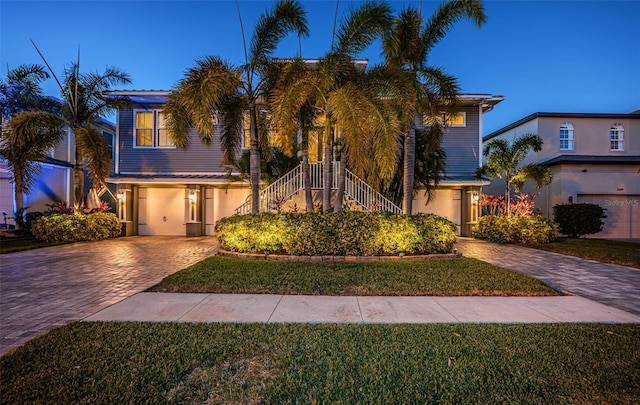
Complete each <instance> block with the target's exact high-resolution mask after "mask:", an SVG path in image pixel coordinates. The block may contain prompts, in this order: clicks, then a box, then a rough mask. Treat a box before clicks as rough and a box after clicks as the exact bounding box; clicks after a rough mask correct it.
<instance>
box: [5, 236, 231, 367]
mask: <svg viewBox="0 0 640 405" xmlns="http://www.w3.org/2000/svg"><path fill="white" fill-rule="evenodd" d="M217 247H218V243H217V241H216V239H215V238H214V237H198V238H185V237H166V236H152V237H150V236H134V237H127V238H116V239H109V240H104V241H98V242H84V243H74V244H69V245H60V246H51V247H47V248H42V249H35V250H29V251H23V252H16V253H10V254H5V255H2V256H0V355H2V354H5V353H8V352H10V351H11V350H13V349H14V348H16V347H18V346H20V345H22V344H23V343H24V342H26V341H27V340H29V339H30V338H33V337H35V336H38V335H41V334H44V333H45V332H47V331H48V330H50V329H53V328H54V327H56V326H58V325H64V324H66V323H68V322H70V321H74V320H81V319H84V318H86V317H87V316H89V315H91V314H94V313H96V312H97V311H100V310H102V309H104V308H106V307H108V306H109V305H112V304H114V303H116V302H119V301H121V300H123V299H124V298H126V297H129V296H131V295H133V294H136V293H138V292H141V291H144V290H145V289H147V288H149V287H152V286H153V285H155V284H157V283H158V282H160V280H162V279H163V278H164V277H166V276H167V275H169V274H172V273H175V272H176V271H178V270H180V269H183V268H185V267H187V266H189V265H191V264H193V263H195V262H198V261H200V260H202V259H204V258H206V257H209V256H212V255H214V254H215V252H216V250H217Z"/></svg>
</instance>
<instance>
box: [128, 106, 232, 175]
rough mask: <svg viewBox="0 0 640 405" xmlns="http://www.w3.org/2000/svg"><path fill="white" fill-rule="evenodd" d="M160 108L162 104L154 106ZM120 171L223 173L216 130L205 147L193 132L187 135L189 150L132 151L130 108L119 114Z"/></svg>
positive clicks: (131, 115)
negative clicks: (209, 143)
mask: <svg viewBox="0 0 640 405" xmlns="http://www.w3.org/2000/svg"><path fill="white" fill-rule="evenodd" d="M155 108H157V109H161V108H162V106H161V105H157V106H155ZM118 125H119V139H118V142H119V145H118V148H119V151H120V153H119V157H118V159H119V166H120V168H119V171H120V173H123V174H125V173H132V174H176V173H180V174H209V173H222V172H224V171H225V168H224V167H223V166H222V160H223V154H222V150H221V148H220V143H219V139H220V133H219V128H216V133H215V136H214V142H213V143H212V144H211V146H210V147H207V146H205V145H204V144H203V143H202V142H201V141H200V137H199V136H198V134H197V133H196V132H195V130H193V131H191V133H190V142H189V147H188V148H187V149H186V150H183V149H180V148H134V147H133V142H134V137H133V109H125V110H120V112H119V123H118Z"/></svg>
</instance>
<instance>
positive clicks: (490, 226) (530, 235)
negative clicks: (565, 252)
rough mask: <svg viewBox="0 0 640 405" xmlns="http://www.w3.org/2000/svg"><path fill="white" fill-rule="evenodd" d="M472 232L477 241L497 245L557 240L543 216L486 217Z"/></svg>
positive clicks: (550, 224)
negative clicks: (481, 240) (495, 243)
mask: <svg viewBox="0 0 640 405" xmlns="http://www.w3.org/2000/svg"><path fill="white" fill-rule="evenodd" d="M471 232H472V234H473V237H475V238H477V239H484V240H488V241H489V242H497V243H518V244H530V243H549V242H552V241H553V240H554V239H555V238H556V236H555V232H554V230H553V225H552V223H551V221H549V220H548V219H546V218H545V217H543V216H541V215H531V216H523V215H514V216H495V215H485V216H483V217H480V219H479V220H478V223H477V224H475V225H474V226H473V228H472V230H471Z"/></svg>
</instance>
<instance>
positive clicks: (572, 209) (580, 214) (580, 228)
mask: <svg viewBox="0 0 640 405" xmlns="http://www.w3.org/2000/svg"><path fill="white" fill-rule="evenodd" d="M605 211H606V210H605V209H604V208H602V207H601V206H599V205H597V204H587V203H581V204H558V205H555V206H554V207H553V222H555V223H556V224H558V232H560V233H561V234H563V235H568V236H569V237H571V238H579V237H580V236H584V235H590V234H593V233H598V232H600V231H601V230H602V227H603V226H604V221H603V219H604V218H606V217H607V216H606V215H605Z"/></svg>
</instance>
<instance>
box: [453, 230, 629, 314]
mask: <svg viewBox="0 0 640 405" xmlns="http://www.w3.org/2000/svg"><path fill="white" fill-rule="evenodd" d="M456 248H457V249H458V251H459V252H460V253H462V254H463V255H464V256H466V257H473V258H476V259H479V260H482V261H485V262H488V263H491V264H494V265H496V266H500V267H504V268H505V269H509V270H514V271H518V272H520V273H525V274H528V275H530V276H532V277H535V278H537V279H540V280H543V281H544V282H546V283H547V284H548V285H550V286H552V287H554V288H556V289H559V290H561V291H563V292H565V293H571V294H575V295H579V296H581V297H585V298H589V299H592V300H594V301H598V302H600V303H602V304H605V305H610V306H612V307H615V308H618V309H622V310H625V311H628V312H631V313H634V314H636V315H640V269H636V268H634V267H627V266H619V265H616V264H609V263H602V262H598V261H595V260H587V259H581V258H578V257H573V256H566V255H561V254H557V253H552V252H545V251H542V250H536V249H531V248H526V247H522V246H514V245H500V244H496V243H489V242H486V241H482V240H477V239H471V238H458V241H457V243H456ZM638 248H639V249H640V245H639V246H638Z"/></svg>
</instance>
